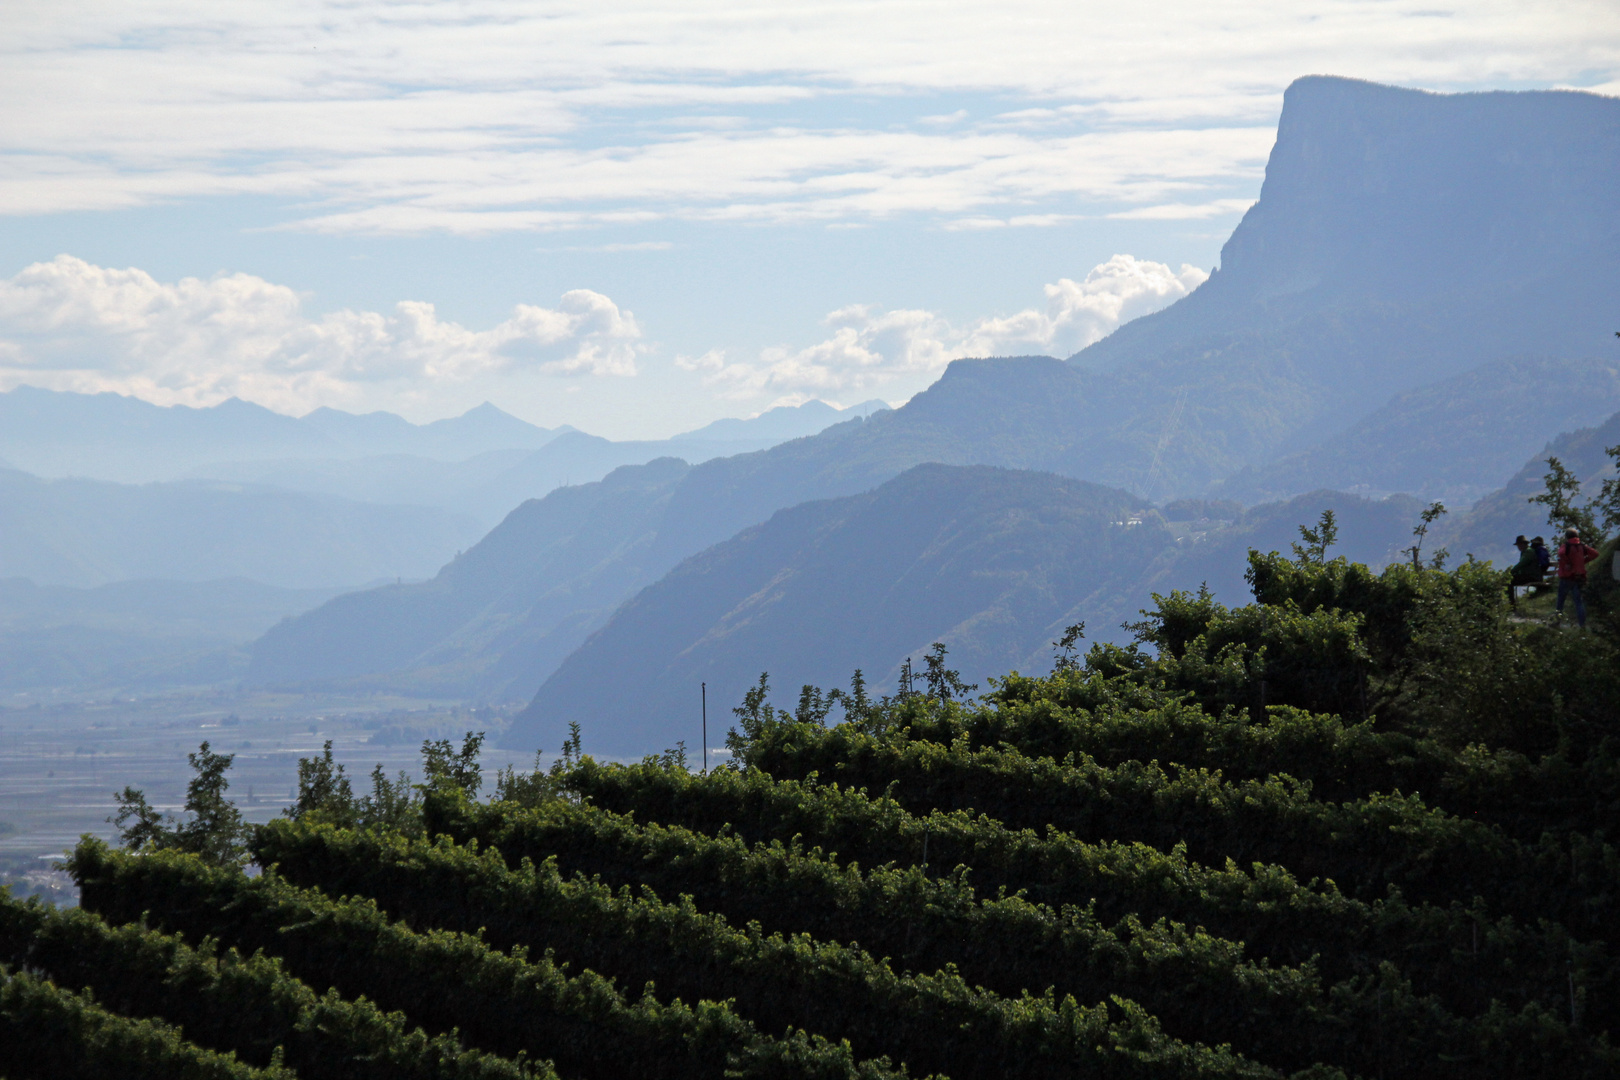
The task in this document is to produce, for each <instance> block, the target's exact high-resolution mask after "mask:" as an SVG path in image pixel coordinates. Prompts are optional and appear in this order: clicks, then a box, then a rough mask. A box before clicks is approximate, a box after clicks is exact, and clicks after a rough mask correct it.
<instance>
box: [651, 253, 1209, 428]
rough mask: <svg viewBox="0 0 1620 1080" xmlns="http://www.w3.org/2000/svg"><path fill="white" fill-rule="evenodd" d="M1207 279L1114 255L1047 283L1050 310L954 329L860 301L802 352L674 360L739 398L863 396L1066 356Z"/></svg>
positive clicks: (832, 319)
mask: <svg viewBox="0 0 1620 1080" xmlns="http://www.w3.org/2000/svg"><path fill="white" fill-rule="evenodd" d="M1208 277H1209V275H1208V274H1207V273H1205V272H1204V271H1202V270H1200V269H1198V268H1197V267H1194V266H1188V265H1186V264H1183V265H1182V267H1181V269H1180V270H1179V271H1178V270H1173V269H1171V268H1170V267H1169V266H1166V265H1165V264H1164V263H1157V262H1150V261H1148V260H1144V259H1137V258H1134V257H1133V256H1130V255H1115V256H1114V257H1113V258H1112V259H1109V260H1108V261H1107V262H1105V263H1103V264H1101V265H1100V266H1096V267H1094V268H1093V269H1092V270H1091V272H1090V273H1089V274H1087V275H1086V276H1085V278H1084V280H1082V281H1074V280H1071V279H1069V278H1062V279H1060V280H1059V281H1057V282H1056V283H1055V284H1051V285H1047V286H1046V287H1045V292H1046V305H1045V307H1044V308H1034V307H1031V308H1026V309H1024V310H1023V311H1020V312H1017V313H1016V314H1013V315H1006V316H986V317H983V318H979V319H976V320H974V321H973V322H971V323H969V324H967V325H965V326H953V325H952V324H951V323H950V322H949V321H948V320H946V319H945V318H944V317H942V316H940V315H937V314H935V313H933V312H930V311H922V310H916V309H901V310H894V311H879V310H877V309H875V308H873V307H871V306H870V305H863V304H854V305H850V306H849V307H844V308H840V309H839V310H837V311H834V312H832V313H831V314H829V315H828V316H827V318H826V319H825V320H824V321H825V323H826V325H827V326H828V327H829V328H830V329H831V331H832V333H831V334H830V335H829V336H828V337H826V338H825V339H823V340H822V341H820V342H817V343H816V344H814V345H811V346H808V347H806V348H802V349H788V348H776V349H767V350H765V351H764V352H762V353H761V354H760V355H759V357H758V358H757V359H754V360H730V359H728V358H727V356H726V354H725V352H724V351H722V350H711V351H710V352H707V353H704V354H703V355H702V356H698V357H686V356H679V357H676V360H675V363H676V365H677V366H678V367H680V368H681V369H682V370H684V371H690V372H695V373H698V374H700V375H701V376H702V377H703V381H704V382H705V383H708V384H710V385H713V386H717V387H720V388H722V389H723V392H724V393H726V394H727V395H728V396H732V397H736V398H749V397H754V396H757V395H760V394H766V393H773V394H778V395H790V394H794V393H815V394H818V395H821V394H826V393H831V392H836V391H839V390H864V389H866V388H868V387H872V386H877V385H881V384H884V383H888V382H892V381H894V380H896V379H900V378H904V377H906V376H916V375H926V376H933V375H937V374H938V373H939V372H940V371H942V370H943V369H944V367H945V365H946V364H948V363H950V362H951V361H952V360H956V359H960V358H962V357H970V356H998V355H999V356H1005V355H1009V354H1014V353H1032V352H1038V353H1052V354H1056V355H1059V356H1067V355H1069V354H1071V353H1074V352H1077V351H1079V350H1080V349H1083V348H1085V347H1086V346H1087V345H1090V344H1091V343H1092V342H1094V341H1098V340H1100V339H1101V338H1103V337H1105V336H1107V335H1108V334H1109V333H1111V332H1112V331H1113V330H1114V329H1115V328H1116V327H1118V326H1119V325H1120V324H1122V323H1125V322H1129V321H1130V320H1131V319H1134V318H1137V317H1138V316H1141V315H1146V314H1148V313H1150V312H1153V311H1157V310H1159V309H1160V308H1163V307H1166V306H1168V305H1170V304H1172V303H1174V302H1175V301H1177V300H1179V299H1181V298H1182V297H1183V296H1186V295H1187V294H1188V293H1190V292H1192V291H1193V290H1194V289H1196V288H1198V286H1199V285H1201V284H1203V283H1204V281H1205V280H1206V279H1207V278H1208Z"/></svg>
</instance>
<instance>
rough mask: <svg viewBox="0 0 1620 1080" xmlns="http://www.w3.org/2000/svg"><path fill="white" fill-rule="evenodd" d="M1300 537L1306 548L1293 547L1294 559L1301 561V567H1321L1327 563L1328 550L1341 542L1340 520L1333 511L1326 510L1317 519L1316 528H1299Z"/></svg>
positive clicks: (1295, 545)
mask: <svg viewBox="0 0 1620 1080" xmlns="http://www.w3.org/2000/svg"><path fill="white" fill-rule="evenodd" d="M1299 537H1300V539H1301V540H1304V541H1305V543H1304V546H1301V545H1299V544H1294V545H1292V547H1293V549H1294V558H1296V559H1298V560H1299V564H1300V565H1301V566H1321V565H1322V564H1324V563H1326V562H1327V552H1328V548H1330V547H1332V546H1333V545H1334V544H1336V543H1338V542H1339V521H1338V518H1337V517H1335V516H1334V513H1333V511H1332V510H1324V511H1322V516H1321V517H1320V518H1319V519H1317V522H1316V528H1314V529H1307V528H1306V527H1305V526H1303V525H1301V526H1300V527H1299Z"/></svg>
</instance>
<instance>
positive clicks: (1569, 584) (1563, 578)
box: [1558, 529, 1598, 629]
mask: <svg viewBox="0 0 1620 1080" xmlns="http://www.w3.org/2000/svg"><path fill="white" fill-rule="evenodd" d="M1597 556H1598V552H1597V548H1595V547H1593V546H1592V545H1591V544H1588V543H1586V542H1585V541H1584V540H1582V539H1581V534H1580V533H1579V532H1577V531H1576V530H1574V529H1565V530H1564V542H1563V543H1562V544H1560V545H1558V614H1560V615H1562V614H1563V613H1564V597H1566V596H1569V595H1570V594H1572V593H1573V594H1574V596H1575V621H1576V622H1577V623H1579V624H1580V625H1581V628H1582V629H1585V627H1586V600H1585V598H1584V597H1582V596H1581V586H1583V585H1585V584H1586V564H1587V563H1589V562H1591V561H1592V560H1593V559H1595V558H1597Z"/></svg>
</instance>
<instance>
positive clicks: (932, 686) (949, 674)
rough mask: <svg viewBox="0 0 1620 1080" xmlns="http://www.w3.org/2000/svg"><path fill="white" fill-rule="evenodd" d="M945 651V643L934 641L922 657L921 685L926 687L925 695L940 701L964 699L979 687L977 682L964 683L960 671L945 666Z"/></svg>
mask: <svg viewBox="0 0 1620 1080" xmlns="http://www.w3.org/2000/svg"><path fill="white" fill-rule="evenodd" d="M945 653H946V648H945V643H944V642H943V641H936V642H934V645H933V648H931V649H930V650H929V651H928V655H927V656H925V657H923V663H924V664H925V665H926V668H925V670H924V672H923V685H924V686H926V687H928V689H927V691H926V692H925V693H926V696H927V697H929V698H932V699H933V700H935V701H940V702H945V701H951V700H952V699H954V698H962V699H966V698H967V696H968V695H969V694H971V693H973V691H975V690H977V689H978V688H979V684H978V683H964V682H963V681H962V674H961V672H958V671H952V670H951V669H950V668H948V667H946V666H945Z"/></svg>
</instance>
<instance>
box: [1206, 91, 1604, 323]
mask: <svg viewBox="0 0 1620 1080" xmlns="http://www.w3.org/2000/svg"><path fill="white" fill-rule="evenodd" d="M1617 169H1620V101H1616V100H1614V99H1611V98H1604V97H1598V96H1596V95H1593V94H1582V93H1557V92H1553V93H1548V92H1539V93H1485V94H1430V93H1425V92H1422V91H1418V90H1403V89H1398V88H1395V87H1389V86H1378V85H1375V84H1372V83H1364V82H1357V81H1354V80H1350V79H1335V78H1324V77H1320V76H1316V77H1311V78H1306V79H1300V80H1299V81H1298V82H1296V83H1294V84H1293V86H1291V87H1290V88H1289V89H1288V92H1287V94H1286V95H1285V96H1284V99H1283V112H1282V117H1281V119H1280V121H1279V122H1278V125H1277V142H1276V145H1275V147H1274V148H1273V150H1272V153H1271V160H1270V162H1269V163H1268V165H1267V167H1266V180H1265V185H1264V186H1263V187H1262V189H1261V196H1260V201H1259V202H1258V203H1256V204H1255V206H1254V207H1253V208H1252V209H1251V210H1250V212H1249V213H1248V214H1247V215H1246V216H1245V217H1244V219H1243V221H1242V223H1241V224H1240V225H1239V226H1238V227H1237V229H1236V231H1234V232H1233V234H1232V237H1231V239H1229V240H1228V241H1227V243H1226V246H1225V247H1224V248H1223V249H1222V252H1221V274H1222V277H1223V279H1224V280H1223V282H1222V284H1223V286H1224V287H1225V290H1226V291H1228V298H1229V299H1234V300H1235V299H1246V300H1248V301H1250V302H1251V303H1256V304H1264V303H1267V302H1269V301H1275V300H1278V299H1281V298H1284V297H1290V296H1301V297H1302V298H1308V300H1307V302H1314V303H1329V302H1334V301H1343V300H1357V299H1382V300H1390V301H1400V302H1411V301H1414V300H1419V299H1422V298H1425V297H1432V296H1438V295H1444V294H1446V293H1449V292H1457V291H1460V290H1462V289H1464V288H1467V287H1470V286H1480V285H1484V286H1486V287H1489V288H1493V289H1494V288H1496V287H1498V286H1500V285H1502V284H1504V283H1507V282H1511V281H1524V280H1527V279H1531V278H1535V277H1538V276H1541V275H1545V274H1552V275H1559V276H1562V275H1565V274H1570V275H1571V276H1572V277H1573V276H1574V271H1575V270H1576V267H1578V266H1581V265H1588V264H1603V265H1608V266H1614V265H1615V262H1616V257H1617V254H1620V252H1617V250H1616V247H1615V245H1614V243H1613V241H1614V240H1615V239H1616V237H1617V234H1620V183H1617V182H1616V175H1617V172H1616V170H1617ZM1569 284H1570V285H1572V286H1578V285H1579V284H1580V283H1579V281H1574V280H1572V281H1570V282H1569ZM1611 284H1612V282H1611Z"/></svg>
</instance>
